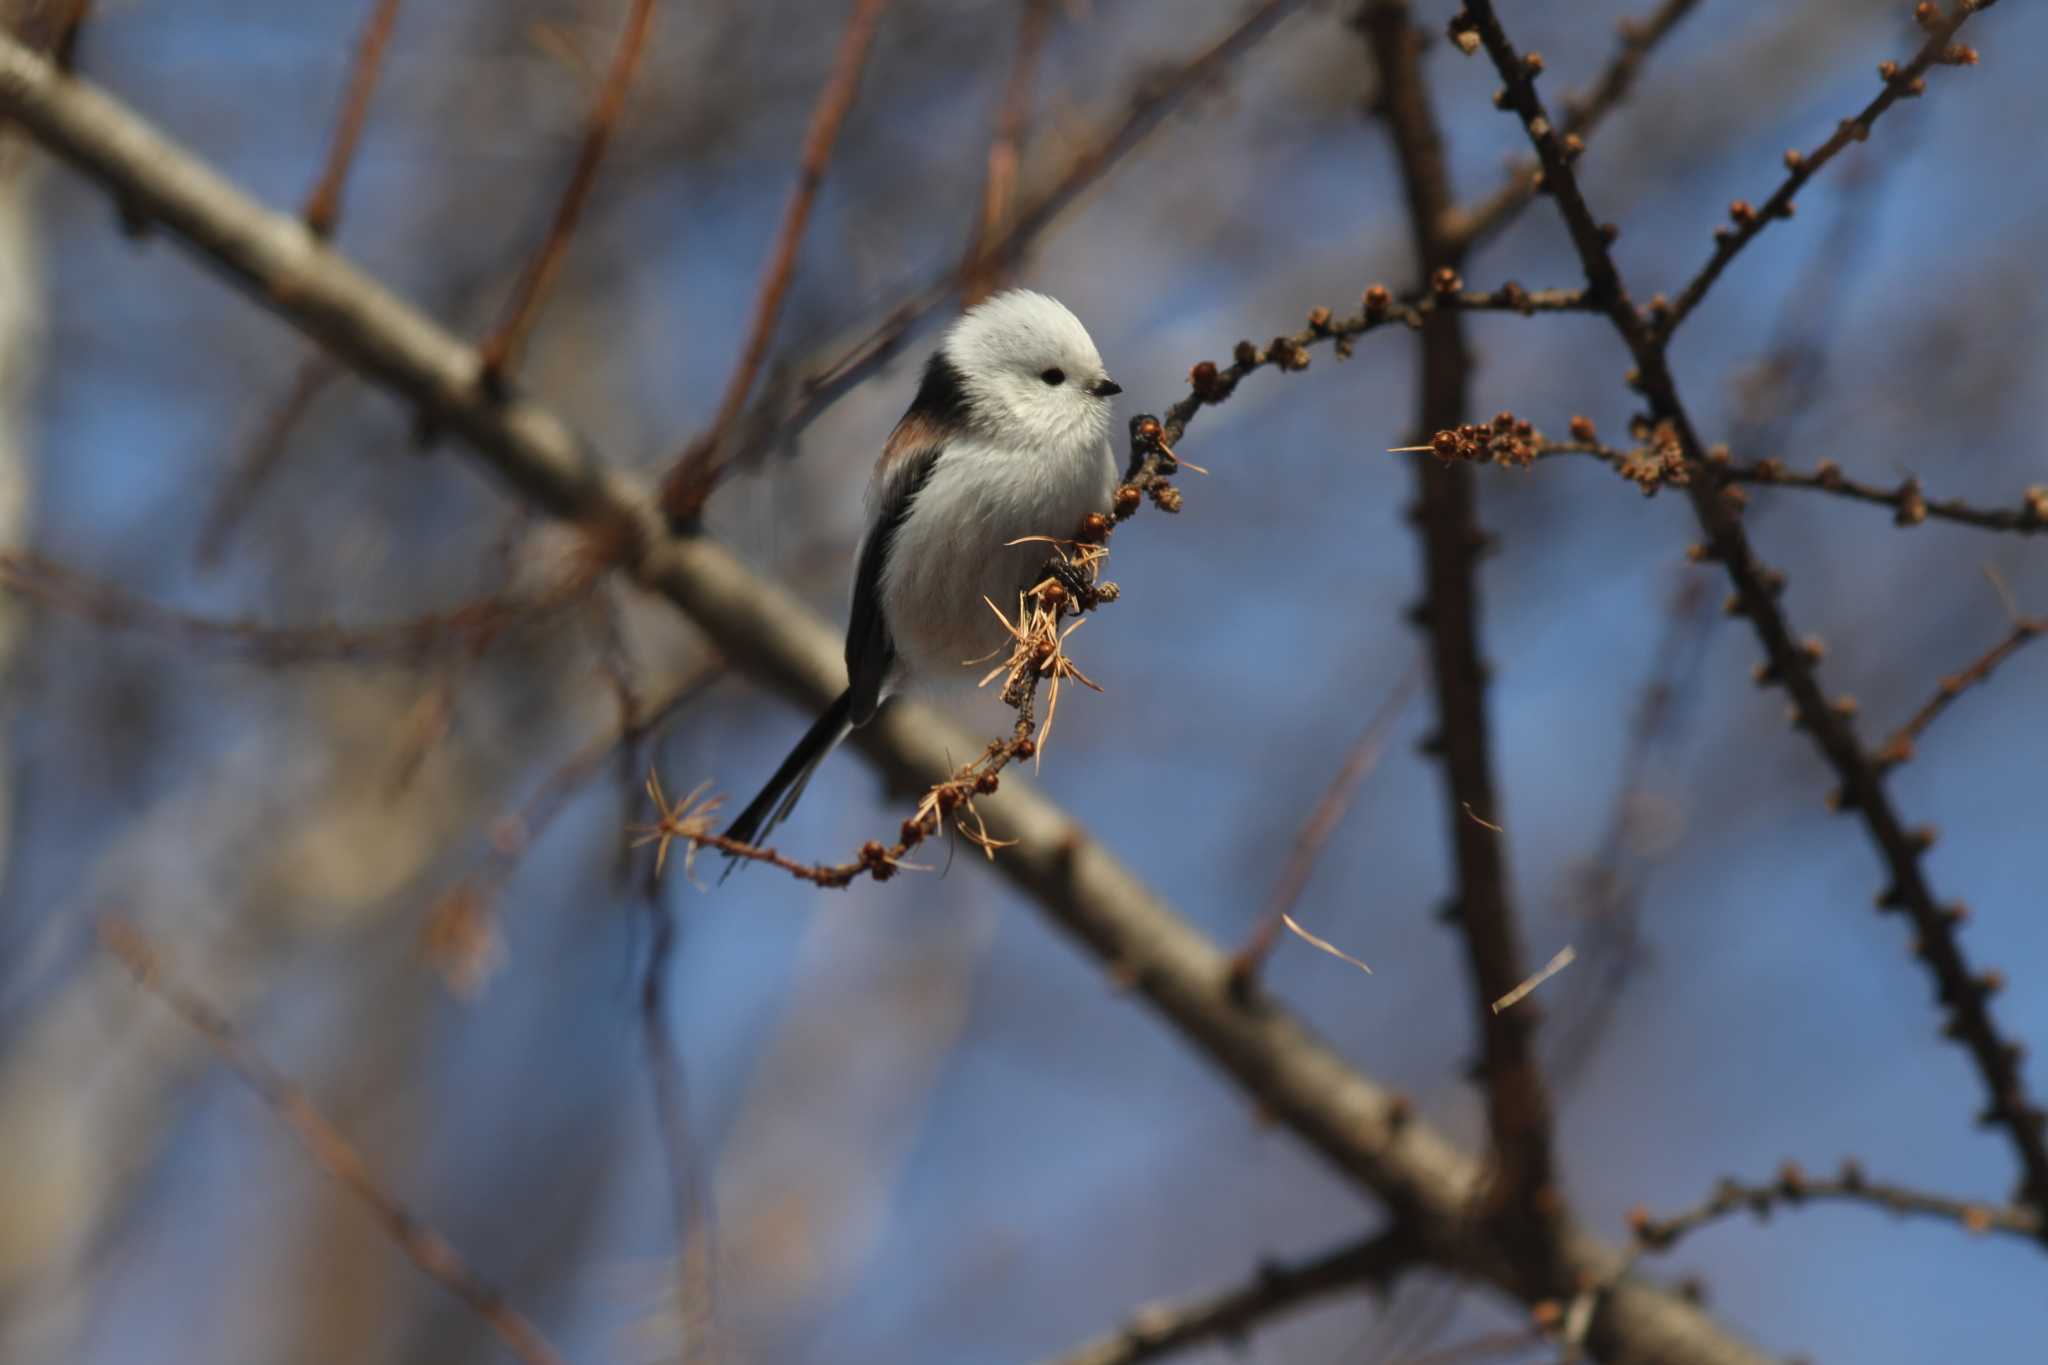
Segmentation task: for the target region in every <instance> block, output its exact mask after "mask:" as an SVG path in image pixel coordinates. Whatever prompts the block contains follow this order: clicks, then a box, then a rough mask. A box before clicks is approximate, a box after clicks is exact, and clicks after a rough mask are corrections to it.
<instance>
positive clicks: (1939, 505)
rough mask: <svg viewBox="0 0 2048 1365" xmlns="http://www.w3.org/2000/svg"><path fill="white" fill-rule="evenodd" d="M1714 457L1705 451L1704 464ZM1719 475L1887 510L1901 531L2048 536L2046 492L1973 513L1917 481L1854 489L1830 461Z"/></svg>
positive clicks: (2033, 491)
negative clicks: (1965, 529) (1958, 526)
mask: <svg viewBox="0 0 2048 1365" xmlns="http://www.w3.org/2000/svg"><path fill="white" fill-rule="evenodd" d="M1713 454H1714V452H1713V451H1709V452H1708V456H1709V458H1712V456H1713ZM1719 472H1720V477H1721V478H1723V479H1726V480H1727V481H1728V482H1730V483H1754V484H1766V485H1769V486H1770V487H1773V488H1804V489H1809V490H1811V491H1813V492H1817V493H1832V494H1835V495H1836V496H1838V497H1844V498H1851V499H1854V500H1856V501H1858V502H1868V503H1875V504H1876V505H1878V506H1880V507H1889V508H1891V509H1892V513H1893V520H1895V521H1896V522H1898V524H1899V525H1901V526H1917V525H1919V524H1920V523H1921V522H1923V521H1926V520H1927V519H1928V518H1929V517H1933V518H1934V519H1936V520H1938V521H1954V522H1960V523H1962V524H1963V525H1966V526H1976V527H1980V528H1982V529H1983V530H1987V531H2012V532H2016V533H2018V534H2020V535H2044V534H2048V486H2044V487H2036V488H2029V489H2027V490H2026V495H2025V497H2024V498H2023V499H2022V501H2021V502H2020V505H2019V506H2018V507H2014V508H2004V507H1977V506H1973V505H1972V504H1970V503H1967V502H1964V501H1963V500H1962V499H1960V498H1946V499H1943V498H1930V497H1928V496H1927V495H1926V494H1925V493H1924V492H1922V491H1921V488H1920V481H1919V480H1918V479H1907V480H1906V481H1905V482H1904V483H1902V484H1900V485H1899V486H1898V487H1897V488H1879V487H1877V486H1876V485H1874V484H1869V483H1859V482H1858V481H1856V480H1855V479H1851V478H1849V477H1847V476H1846V475H1844V474H1843V473H1842V468H1841V466H1840V465H1838V464H1836V463H1835V462H1834V461H1833V460H1822V461H1821V462H1820V463H1819V464H1818V465H1817V466H1816V467H1815V468H1814V470H1813V472H1812V473H1810V474H1803V473H1800V472H1799V471H1797V470H1793V469H1788V468H1787V467H1786V466H1785V465H1784V463H1783V462H1782V461H1779V460H1774V459H1764V460H1758V461H1757V462H1756V463H1755V464H1750V465H1738V464H1724V465H1722V467H1721V469H1720V471H1719Z"/></svg>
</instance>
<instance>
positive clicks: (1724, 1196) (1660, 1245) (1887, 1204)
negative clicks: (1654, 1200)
mask: <svg viewBox="0 0 2048 1365" xmlns="http://www.w3.org/2000/svg"><path fill="white" fill-rule="evenodd" d="M1825 1203H1835V1204H1864V1205H1868V1206H1869V1207H1871V1208H1878V1209H1884V1210H1885V1211H1886V1212H1889V1213H1895V1214H1898V1215H1900V1216H1901V1217H1906V1216H1917V1217H1923V1218H1938V1219H1941V1220H1943V1221H1944V1222H1949V1223H1954V1224H1956V1225H1958V1226H1959V1227H1962V1228H1963V1229H1965V1230H1967V1231H1969V1232H1975V1233H1985V1232H2003V1233H2010V1234H2012V1235H2013V1236H2016V1237H2024V1238H2028V1239H2035V1238H2038V1237H2039V1236H2040V1235H2041V1216H2040V1214H2039V1213H2037V1212H2036V1211H2035V1210H2033V1209H2028V1208H2010V1207H2000V1206H1999V1205H1996V1204H1983V1203H1978V1202H1976V1201H1974V1200H1968V1199H1951V1198H1949V1197H1947V1196H1946V1195H1939V1194H1928V1193H1925V1192H1923V1191H1920V1190H1913V1189H1908V1188H1906V1187H1905V1186H1903V1185H1888V1184H1885V1183H1884V1182H1882V1181H1876V1180H1869V1179H1866V1178H1865V1177H1864V1174H1863V1170H1862V1168H1861V1167H1860V1166H1858V1165H1857V1164H1856V1163H1855V1162H1853V1161H1846V1162H1843V1163H1842V1170H1841V1174H1840V1175H1838V1176H1836V1177H1835V1178H1834V1179H1832V1180H1831V1179H1828V1178H1826V1177H1820V1178H1816V1177H1813V1176H1809V1175H1807V1174H1806V1173H1805V1172H1804V1171H1802V1170H1801V1169H1800V1168H1799V1167H1798V1166H1797V1165H1796V1164H1794V1163H1792V1162H1787V1163H1785V1165H1784V1166H1783V1167H1781V1168H1780V1169H1779V1171H1778V1175H1777V1178H1776V1179H1775V1180H1773V1181H1771V1182H1770V1183H1768V1184H1760V1185H1745V1184H1742V1183H1741V1182H1740V1181H1736V1180H1723V1181H1722V1182H1721V1183H1720V1184H1718V1185H1716V1186H1715V1187H1714V1192H1713V1193H1712V1194H1710V1195H1708V1196H1707V1197H1706V1198H1705V1199H1703V1200H1701V1201H1700V1202H1699V1203H1698V1204H1695V1205H1694V1206H1693V1207H1691V1208H1689V1209H1686V1210H1684V1211H1682V1212H1679V1213H1675V1214H1672V1215H1671V1216H1670V1217H1668V1218H1653V1217H1651V1216H1650V1213H1649V1211H1648V1210H1647V1209H1645V1208H1643V1207H1642V1206H1640V1205H1638V1206H1637V1207H1636V1208H1634V1209H1631V1210H1630V1211H1629V1216H1628V1221H1629V1228H1630V1230H1631V1231H1632V1232H1633V1233H1634V1234H1635V1238H1636V1244H1637V1245H1638V1246H1640V1247H1641V1248H1642V1249H1643V1250H1645V1251H1668V1250H1669V1249H1670V1248H1671V1247H1673V1246H1675V1245H1677V1244H1678V1242H1679V1241H1680V1240H1681V1239H1683V1238H1684V1237H1685V1236H1687V1235H1688V1234H1690V1233H1693V1232H1696V1231H1698V1230H1699V1229H1700V1228H1702V1227H1705V1226H1706V1225H1707V1224H1709V1223H1714V1222H1718V1221H1720V1220H1721V1219H1723V1218H1726V1217H1728V1216H1730V1215H1731V1214H1737V1213H1744V1212H1747V1213H1752V1214H1754V1215H1756V1217H1757V1218H1758V1219H1759V1220H1764V1219H1768V1218H1769V1217H1770V1215H1771V1212H1772V1210H1774V1209H1795V1208H1802V1207H1804V1206H1806V1205H1808V1204H1825Z"/></svg>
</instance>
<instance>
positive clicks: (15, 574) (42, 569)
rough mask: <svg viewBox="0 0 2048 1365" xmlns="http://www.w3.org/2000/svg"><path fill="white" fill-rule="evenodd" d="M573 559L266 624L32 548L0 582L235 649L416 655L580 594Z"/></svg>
mask: <svg viewBox="0 0 2048 1365" xmlns="http://www.w3.org/2000/svg"><path fill="white" fill-rule="evenodd" d="M597 581H598V579H597V575H596V573H595V572H594V571H593V569H592V568H590V567H579V568H578V569H576V570H575V571H574V572H572V573H570V574H567V575H565V576H564V577H563V578H562V579H561V581H560V582H559V583H557V584H555V585H554V586H552V587H550V588H549V589H548V590H547V591H545V592H542V593H540V594H539V595H537V596H534V597H531V598H513V597H506V596H502V595H494V596H490V597H480V598H476V599H474V600H472V601H469V602H465V603H463V604H462V605H460V606H457V607H454V608H451V609H449V610H447V611H437V612H429V613H427V614H425V615H423V616H415V617H412V618H410V619H409V620H405V621H397V622H392V623H389V624H382V625H372V626H338V625H317V626H273V625H267V624H265V623H263V622H260V621H249V620H223V619H221V618H219V617H212V616H201V615H198V614H196V613H193V612H185V611H179V610H176V609H175V608H172V607H166V606H162V605H160V604H158V603H155V602H151V601H149V600H147V599H145V598H140V597H136V596H134V595H132V594H130V593H128V592H125V591H123V590H122V589H120V588H117V587H115V586H113V585H112V584H110V583H103V582H101V581H99V580H98V579H94V578H90V577H87V576H86V575H84V574H81V573H78V572H76V571H74V570H71V569H67V568H65V567H64V566H62V565H60V564H57V563H54V562H52V561H51V560H47V559H44V558H42V557H41V556H38V555H33V554H20V553H14V552H10V551H0V591H5V592H9V593H13V594H14V595H16V596H18V597H21V598H24V599H26V600H28V601H30V602H33V603H35V604H36V605H38V606H41V607H45V608H47V609H49V610H52V611H61V612H65V613H67V614H69V615H72V616H77V617H80V618H82V619H84V620H88V621H91V622H93V623H94V624H96V625H100V626H104V627H107V628H109V629H114V630H134V631H140V632H142V633H144V634H148V635H154V636H158V637H160V638H164V639H170V640H177V641H180V642H182V643H187V644H197V645H212V646H219V647H221V648H224V649H229V650H233V651H234V652H236V653H239V654H243V655H246V656H248V657H249V658H252V659H255V660H257V661H258V662H261V663H266V664H308V663H327V662H333V661H335V660H340V659H370V658H376V659H401V660H411V659H421V658H426V657H429V656H432V655H437V654H447V653H453V652H460V651H463V650H468V651H481V650H483V649H486V648H488V647H490V646H491V645H492V644H495V643H497V642H499V641H500V640H503V639H505V638H507V637H508V635H509V634H511V633H512V632H513V631H515V630H518V629H521V628H524V627H527V626H530V625H532V624H533V623H535V622H537V621H540V620H543V619H545V618H547V617H548V616H550V615H553V614H555V613H557V612H560V611H562V610H564V609H565V608H567V607H569V606H571V605H572V604H574V603H576V602H578V601H580V600H581V599H582V598H583V597H584V596H585V595H586V594H588V593H589V592H590V591H591V590H592V588H593V587H594V586H595V584H596V583H597Z"/></svg>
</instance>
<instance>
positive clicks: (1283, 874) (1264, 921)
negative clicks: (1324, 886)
mask: <svg viewBox="0 0 2048 1365" xmlns="http://www.w3.org/2000/svg"><path fill="white" fill-rule="evenodd" d="M1414 688H1415V673H1414V671H1413V670H1410V671H1409V672H1408V673H1406V674H1404V675H1402V678H1401V681H1400V682H1399V683H1398V684H1396V685H1395V687H1394V690H1393V691H1392V692H1390V693H1388V694H1387V699H1386V700H1385V701H1383V702H1381V703H1380V706H1379V709H1378V710H1377V711H1375V712H1373V714H1372V716H1371V718H1370V719H1369V720H1367V721H1366V723H1365V729H1364V730H1363V731H1362V732H1360V734H1359V736H1358V738H1357V739H1356V740H1355V741H1353V743H1352V745H1351V751H1350V752H1349V753H1347V754H1346V755H1345V756H1344V762H1343V764H1342V765H1341V766H1339V767H1338V769H1337V772H1336V775H1335V776H1333V777H1332V778H1331V779H1330V785H1329V786H1327V787H1325V788H1324V789H1323V794H1322V797H1321V798H1320V799H1319V800H1317V802H1316V804H1315V807H1314V808H1313V809H1312V810H1310V811H1309V816H1308V819H1307V820H1306V821H1305V822H1304V823H1303V824H1302V827H1301V828H1300V829H1299V830H1298V831H1296V832H1295V835H1294V845H1293V847H1292V848H1290V849H1289V850H1288V852H1287V863H1286V866H1284V867H1283V868H1281V870H1280V879H1279V880H1278V881H1277V882H1275V883H1274V884H1273V893H1272V895H1270V896H1269V897H1267V899H1266V909H1265V912H1264V913H1263V914H1261V915H1260V916H1259V918H1258V920H1257V922H1255V923H1254V924H1253V925H1252V929H1251V932H1250V933H1249V934H1247V935H1245V940H1244V942H1243V943H1242V944H1241V945H1240V946H1239V947H1238V950H1237V952H1236V953H1235V954H1233V955H1232V957H1231V959H1230V982H1231V987H1232V989H1234V990H1237V991H1239V992H1240V993H1242V992H1243V991H1244V990H1245V989H1246V988H1248V987H1250V986H1251V985H1252V984H1253V983H1254V982H1256V981H1257V980H1258V977H1259V972H1260V969H1262V968H1263V967H1264V966H1265V965H1266V958H1267V957H1268V956H1270V955H1271V953H1272V951H1273V945H1274V944H1275V943H1278V942H1279V941H1280V929H1281V926H1282V924H1283V923H1284V922H1285V920H1286V917H1287V915H1288V914H1289V913H1291V912H1292V911H1293V909H1294V906H1295V903H1296V902H1298V901H1299V900H1300V899H1301V893H1302V891H1303V890H1304V889H1305V888H1306V887H1307V886H1308V879H1309V874H1310V873H1311V872H1314V871H1315V867H1316V860H1317V858H1319V857H1320V856H1321V855H1322V851H1323V846H1324V845H1325V844H1327V843H1329V841H1330V836H1331V835H1332V834H1334V833H1336V832H1337V826H1338V825H1339V824H1341V823H1342V822H1343V820H1344V816H1345V813H1346V812H1347V811H1349V810H1350V809H1351V803H1352V801H1353V800H1355V799H1356V798H1357V796H1358V789H1359V786H1360V785H1361V784H1362V783H1364V781H1365V779H1366V778H1367V777H1368V776H1369V775H1370V774H1371V773H1372V770H1373V769H1374V768H1376V767H1378V766H1379V761H1380V752H1381V751H1382V750H1383V749H1385V748H1386V744H1387V732H1388V731H1389V730H1391V729H1392V728H1393V725H1394V721H1395V720H1396V719H1397V718H1399V716H1400V714H1401V711H1402V708H1403V707H1405V706H1407V704H1408V696H1409V694H1410V693H1411V692H1413V691H1414Z"/></svg>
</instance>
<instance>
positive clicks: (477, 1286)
mask: <svg viewBox="0 0 2048 1365" xmlns="http://www.w3.org/2000/svg"><path fill="white" fill-rule="evenodd" d="M100 944H101V946H102V947H104V948H105V949H106V950H107V951H108V952H110V953H112V954H113V955H114V956H115V957H117V958H119V959H120V961H121V964H122V965H123V966H125V967H126V968H127V969H128V970H129V971H130V972H131V973H133V974H134V976H135V980H136V981H137V982H138V983H139V984H140V985H141V986H142V987H143V988H144V989H146V990H148V991H150V992H151V993H153V994H154V995H156V996H157V998H159V999H160V1000H162V1001H163V1002H164V1003H165V1004H166V1005H168V1006H170V1008H171V1009H172V1011H173V1012H175V1013H176V1014H177V1015H178V1016H179V1017H180V1018H181V1019H183V1020H184V1021H185V1022H186V1023H188V1024H190V1025H191V1026H192V1027H193V1028H194V1029H196V1030H197V1031H198V1032H199V1033H200V1034H202V1035H203V1036H204V1037H205V1038H206V1041H207V1042H208V1043H210V1044H211V1045H212V1047H213V1050H214V1051H215V1052H217V1053H218V1054H219V1055H220V1059H221V1060H222V1061H223V1062H225V1063H227V1065H228V1069H229V1070H231V1071H233V1072H234V1073H235V1075H236V1076H237V1077H238V1078H239V1079H240V1080H241V1081H242V1083H243V1084H244V1085H246V1086H248V1087H249V1089H251V1090H253V1091H255V1092H256V1097H257V1098H258V1099H259V1100H261V1101H263V1105H264V1107H265V1108H267V1109H269V1110H270V1112H271V1113H273V1114H275V1115H277V1117H278V1120H279V1121H280V1122H282V1123H283V1124H284V1125H285V1126H286V1127H288V1128H290V1129H291V1130H292V1136H293V1137H295V1138H297V1139H298V1140H299V1145H300V1146H302V1147H304V1148H305V1149H306V1153H307V1155H309V1156H311V1157H312V1158H313V1160H314V1161H315V1162H316V1163H318V1165H319V1167H320V1169H321V1170H323V1171H325V1172H327V1174H328V1175H329V1176H331V1177H332V1178H333V1179H334V1180H335V1181H336V1182H338V1183H339V1184H341V1185H342V1186H343V1187H344V1188H346V1189H347V1190H348V1192H349V1193H350V1194H352V1195H354V1196H355V1197H356V1198H357V1199H359V1200H361V1201H362V1203H363V1205H364V1206H365V1207H366V1208H368V1209H369V1211H370V1216H371V1217H372V1218H375V1219H376V1220H377V1224H378V1226H380V1227H382V1228H383V1229H384V1232H385V1235H386V1236H388V1237H390V1239H391V1240H392V1241H393V1242H394V1243H396V1244H397V1246H398V1248H399V1250H401V1251H403V1252H404V1253H405V1254H406V1256H407V1257H408V1258H409V1259H410V1260H411V1261H412V1263H413V1264H414V1265H416V1266H418V1267H419V1268H420V1269H421V1270H422V1271H424V1272H425V1273H426V1274H427V1275H429V1276H431V1277H432V1278H433V1279H434V1280H436V1281H438V1282H439V1283H440V1285H441V1286H442V1288H444V1289H446V1290H447V1291H448V1292H449V1293H451V1294H453V1295H454V1296H455V1297H456V1298H458V1299H460V1300H462V1301H463V1302H464V1303H465V1304H467V1305H469V1307H470V1308H471V1309H472V1310H473V1311H474V1312H475V1313H476V1315H477V1316H478V1317H480V1318H482V1319H483V1320H484V1321H485V1322H486V1323H488V1324H489V1325H490V1328H491V1330H492V1331H493V1332H495V1333H497V1335H498V1338H499V1339H500V1340H501V1341H503V1342H504V1343H505V1345H506V1346H507V1347H509V1348H510V1349H511V1351H512V1353H513V1354H514V1355H516V1356H518V1357H519V1358H520V1359H521V1360H523V1361H526V1362H528V1365H563V1362H562V1357H561V1356H560V1355H559V1354H557V1353H556V1351H555V1348H554V1347H553V1346H551V1345H549V1344H548V1340H547V1338H546V1337H543V1336H542V1335H541V1334H540V1330H539V1329H538V1328H536V1327H535V1326H534V1325H533V1324H532V1323H531V1322H529V1321H527V1319H526V1318H525V1317H524V1316H523V1315H521V1314H520V1313H519V1312H518V1310H516V1309H514V1308H513V1307H512V1306H511V1305H510V1304H508V1303H506V1302H505V1296H504V1295H503V1294H501V1293H499V1292H498V1291H497V1290H495V1289H493V1288H491V1286H489V1285H487V1284H485V1283H484V1282H483V1281H482V1280H480V1279H478V1278H477V1275H476V1272H474V1271H472V1270H471V1269H470V1268H469V1266H468V1265H467V1264H466V1263H465V1262H464V1261H463V1259H462V1257H461V1256H460V1255H458V1254H457V1253H456V1250H455V1248H454V1247H453V1246H450V1245H449V1243H448V1239H447V1238H445V1237H443V1236H442V1235H441V1234H440V1233H438V1232H436V1231H434V1230H433V1229H432V1228H431V1227H428V1226H427V1225H426V1224H425V1223H423V1222H421V1221H420V1219H419V1217H418V1216H417V1215H415V1214H413V1213H412V1212H411V1211H410V1210H408V1209H407V1208H406V1207H405V1206H404V1205H403V1204H400V1203H399V1202H398V1201H397V1200H396V1199H394V1198H393V1197H392V1196H391V1195H390V1193H389V1192H387V1191H386V1190H385V1189H384V1187H383V1185H382V1184H380V1183H379V1182H378V1180H377V1178H376V1176H375V1175H374V1174H372V1173H371V1171H370V1168H369V1165H368V1163H366V1162H365V1161H364V1160H363V1158H362V1155H361V1154H360V1153H359V1152H357V1151H356V1149H355V1148H354V1147H353V1146H351V1145H350V1144H349V1141H348V1139H347V1138H345V1137H343V1136H342V1135H341V1132H340V1130H338V1129H337V1128H335V1126H334V1125H333V1124H331V1123H329V1122H328V1121H327V1120H326V1119H325V1118H324V1117H323V1116H322V1115H321V1114H320V1111H319V1110H317V1109H315V1108H314V1107H313V1105H312V1102H311V1101H309V1100H308V1099H307V1098H306V1095H305V1092H304V1091H302V1090H300V1089H299V1087H298V1086H296V1085H294V1084H292V1082H291V1081H290V1080H288V1079H286V1078H285V1076H284V1075H282V1074H281V1073H280V1072H279V1071H278V1070H277V1068H275V1067H273V1066H272V1065H271V1064H270V1063H269V1062H267V1061H265V1060H264V1059H263V1058H262V1057H260V1056H258V1055H257V1053H256V1052H255V1050H254V1049H252V1048H251V1047H250V1046H249V1045H248V1044H247V1043H245V1042H243V1041H242V1036H241V1034H240V1033H238V1032H237V1031H236V1029H235V1026H234V1024H233V1023H231V1022H230V1021H229V1020H228V1019H227V1018H226V1017H225V1016H224V1015H222V1014H221V1013H220V1012H219V1011H218V1010H216V1009H214V1008H213V1006H212V1005H210V1004H208V1003H207V1002H206V1001H205V1000H204V999H202V998H201V997H200V996H198V995H197V994H195V993H194V992H192V991H191V990H189V989H187V988H186V987H184V986H183V985H181V984H179V983H178V982H177V981H174V980H172V979H170V978H169V977H168V976H167V975H166V974H165V972H164V970H163V964H162V962H161V960H160V959H159V958H158V956H157V953H156V949H155V948H154V947H153V946H152V945H151V944H150V942H149V940H148V939H146V938H144V937H143V936H142V934H141V932H140V931H139V930H137V929H135V928H134V927H132V926H130V925H127V924H124V923H122V922H120V921H118V920H106V921H103V922H102V923H101V925H100Z"/></svg>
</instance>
